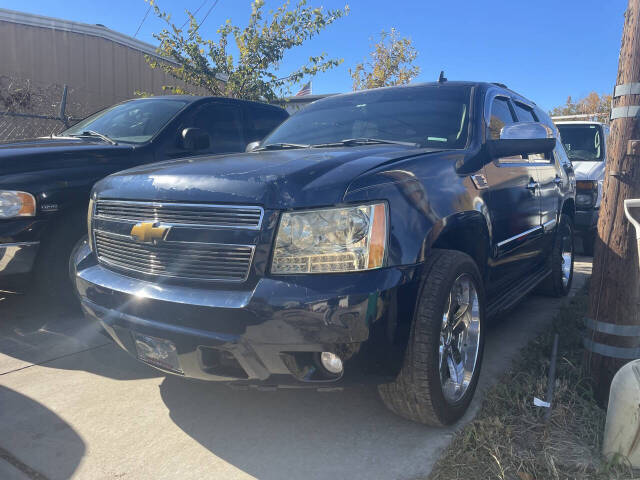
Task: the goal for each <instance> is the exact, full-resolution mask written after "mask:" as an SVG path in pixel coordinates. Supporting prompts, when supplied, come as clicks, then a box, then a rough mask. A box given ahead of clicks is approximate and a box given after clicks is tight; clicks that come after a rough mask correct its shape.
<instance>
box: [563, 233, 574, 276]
mask: <svg viewBox="0 0 640 480" xmlns="http://www.w3.org/2000/svg"><path fill="white" fill-rule="evenodd" d="M572 267H573V242H572V239H571V232H570V231H569V232H564V233H563V235H562V285H563V286H564V287H565V288H566V286H567V285H569V280H570V279H571V270H572Z"/></svg>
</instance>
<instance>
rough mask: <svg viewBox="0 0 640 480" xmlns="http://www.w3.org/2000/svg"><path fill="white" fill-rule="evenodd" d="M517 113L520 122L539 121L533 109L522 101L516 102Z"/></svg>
mask: <svg viewBox="0 0 640 480" xmlns="http://www.w3.org/2000/svg"><path fill="white" fill-rule="evenodd" d="M514 105H515V108H516V115H518V121H519V122H537V121H538V120H537V119H536V117H535V116H534V115H533V111H532V110H531V109H530V108H529V107H527V106H525V105H522V104H520V103H517V102H516V103H515V104H514Z"/></svg>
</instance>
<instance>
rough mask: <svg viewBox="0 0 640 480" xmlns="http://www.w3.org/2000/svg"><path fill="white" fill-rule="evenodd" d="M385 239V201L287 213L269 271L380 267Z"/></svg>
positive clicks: (293, 272)
mask: <svg viewBox="0 0 640 480" xmlns="http://www.w3.org/2000/svg"><path fill="white" fill-rule="evenodd" d="M386 243H387V207H386V204H384V203H376V204H373V205H362V206H356V207H344V208H328V209H324V210H307V211H301V212H286V213H284V214H283V215H282V219H281V220H280V228H279V229H278V235H277V237H276V243H275V248H274V252H273V261H272V264H271V273H273V274H298V273H334V272H357V271H361V270H370V269H372V268H380V267H382V264H383V262H384V257H385V249H386Z"/></svg>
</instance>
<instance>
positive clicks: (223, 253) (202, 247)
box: [94, 230, 254, 282]
mask: <svg viewBox="0 0 640 480" xmlns="http://www.w3.org/2000/svg"><path fill="white" fill-rule="evenodd" d="M94 242H95V243H94V245H95V249H96V254H97V256H98V260H99V261H100V262H101V263H103V264H105V265H107V266H111V267H114V268H116V269H124V270H127V271H132V272H138V273H140V274H143V275H153V276H158V275H159V276H165V277H174V278H182V279H191V280H222V281H230V282H234V281H235V282H240V281H244V280H246V279H247V276H248V275H249V267H250V266H251V260H252V257H253V251H254V247H253V246H251V245H231V244H217V243H196V242H162V243H160V244H151V243H138V242H136V241H134V240H133V239H132V238H130V237H128V236H126V235H118V234H115V233H111V232H105V231H101V230H94Z"/></svg>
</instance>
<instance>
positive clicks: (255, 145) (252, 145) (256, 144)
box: [244, 142, 260, 152]
mask: <svg viewBox="0 0 640 480" xmlns="http://www.w3.org/2000/svg"><path fill="white" fill-rule="evenodd" d="M259 146H260V142H251V143H248V144H247V148H245V149H244V151H245V152H253V151H254V150H255V149H256V148H258V147H259Z"/></svg>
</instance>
